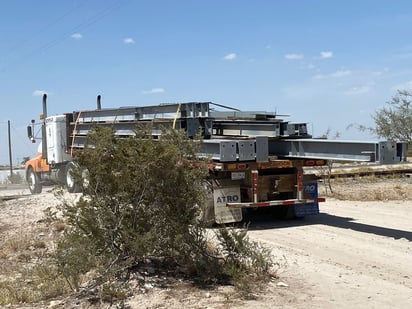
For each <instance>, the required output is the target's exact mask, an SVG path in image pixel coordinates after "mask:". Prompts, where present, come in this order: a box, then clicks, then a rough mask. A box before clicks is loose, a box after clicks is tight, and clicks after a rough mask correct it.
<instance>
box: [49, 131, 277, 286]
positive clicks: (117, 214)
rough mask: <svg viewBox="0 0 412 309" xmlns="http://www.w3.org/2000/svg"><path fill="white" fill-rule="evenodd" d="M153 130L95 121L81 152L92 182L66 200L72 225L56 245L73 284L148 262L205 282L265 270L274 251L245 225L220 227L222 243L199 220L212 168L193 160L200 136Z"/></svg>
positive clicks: (122, 274) (123, 274) (106, 278)
mask: <svg viewBox="0 0 412 309" xmlns="http://www.w3.org/2000/svg"><path fill="white" fill-rule="evenodd" d="M150 132H151V128H145V127H142V128H139V130H137V131H136V136H135V137H130V138H117V137H115V136H114V134H113V131H112V130H110V129H107V128H96V130H95V131H94V132H93V133H91V134H90V135H89V142H90V146H89V147H86V148H85V149H84V150H83V151H81V152H79V153H78V154H77V159H78V163H79V166H81V167H82V168H84V169H87V171H88V173H87V174H88V181H87V186H86V187H85V188H84V192H83V196H82V197H81V198H80V200H79V201H78V202H77V203H75V204H69V203H65V204H64V206H63V210H64V217H65V219H66V220H67V223H68V224H69V226H70V228H68V229H67V230H66V233H65V234H64V237H63V238H62V239H61V241H60V243H59V245H58V249H57V253H56V263H57V265H58V268H59V269H60V273H61V274H62V275H63V276H64V277H65V278H66V280H67V281H68V282H70V285H71V286H72V288H73V289H74V290H78V289H79V288H80V287H81V283H82V282H85V277H86V276H91V274H94V275H93V276H92V279H93V280H92V281H93V282H94V284H98V285H99V286H107V284H108V283H109V282H112V280H113V278H117V279H118V280H127V278H128V275H127V274H130V272H133V271H139V270H140V269H142V268H144V267H147V264H148V263H149V264H150V265H151V267H154V268H155V269H156V270H157V271H160V270H162V271H165V270H167V271H168V273H170V272H172V273H173V275H174V276H176V275H178V276H182V277H190V278H192V279H193V280H195V281H197V282H199V283H216V282H226V283H227V282H229V283H232V284H235V283H236V282H235V281H237V280H238V279H239V278H245V277H246V276H253V277H254V278H257V277H260V278H264V277H265V276H266V278H267V275H268V274H269V273H270V267H271V265H272V264H273V263H272V260H271V257H270V252H269V251H268V250H267V249H264V248H263V247H260V246H258V245H257V244H255V243H252V242H250V241H249V239H248V238H247V236H246V231H245V230H242V231H241V232H238V231H236V230H234V229H227V228H224V227H222V228H219V229H218V230H217V231H218V232H217V236H218V237H217V239H218V241H217V243H216V242H212V241H211V240H210V239H209V238H210V237H208V236H207V235H210V233H207V232H206V230H205V229H204V228H203V227H202V225H201V223H200V222H198V220H197V218H198V217H199V209H200V208H201V207H199V205H203V203H205V200H206V199H205V194H206V193H205V192H204V191H205V190H204V186H203V184H204V182H205V179H206V178H207V175H208V171H207V169H206V168H205V166H203V165H202V164H200V167H199V165H197V166H196V167H193V164H192V163H193V160H194V159H195V154H196V152H197V150H198V147H199V143H198V142H196V141H193V140H189V139H187V138H186V136H185V133H184V132H183V131H181V132H180V131H179V132H178V131H171V132H165V133H164V134H163V135H162V136H161V138H160V139H154V138H152V137H151V134H150ZM81 174H84V173H82V172H80V171H79V173H78V175H77V177H80V175H81ZM79 183H80V182H79ZM78 261H82V263H81V265H79V263H78ZM235 285H236V284H235ZM238 286H239V287H240V285H238Z"/></svg>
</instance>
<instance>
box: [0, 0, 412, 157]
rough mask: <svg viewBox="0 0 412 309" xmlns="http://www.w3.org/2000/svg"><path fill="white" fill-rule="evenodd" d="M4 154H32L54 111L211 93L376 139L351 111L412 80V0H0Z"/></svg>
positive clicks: (365, 112)
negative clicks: (45, 115) (33, 134)
mask: <svg viewBox="0 0 412 309" xmlns="http://www.w3.org/2000/svg"><path fill="white" fill-rule="evenodd" d="M0 5H1V9H0V31H1V40H0V89H1V91H0V100H1V102H2V104H1V106H2V111H1V114H0V115H1V117H0V128H1V129H2V130H1V132H3V133H2V134H1V135H0V145H1V148H0V164H2V163H7V162H8V149H7V121H8V120H10V121H11V126H12V130H11V133H12V141H13V160H14V161H17V160H21V158H23V157H24V156H32V155H34V154H35V152H36V145H32V144H31V143H30V141H29V140H28V139H27V138H26V136H25V135H26V126H27V124H29V123H30V120H31V119H33V118H35V119H38V115H39V114H40V113H41V95H42V93H44V92H46V93H48V95H49V100H48V102H49V104H48V109H49V110H48V111H49V114H59V113H63V112H70V111H73V110H81V109H92V108H95V102H96V96H97V95H98V94H100V95H102V105H103V107H116V106H131V105H137V106H141V105H152V104H159V103H163V102H186V101H213V102H217V103H220V104H224V105H229V106H233V107H236V108H239V109H242V110H261V111H277V112H278V113H279V114H288V115H290V117H288V118H287V119H288V120H289V121H296V122H308V123H310V128H312V129H313V131H314V132H313V133H314V135H315V136H319V135H322V134H324V133H325V132H326V131H327V130H328V129H329V130H331V132H332V133H335V132H339V133H340V134H341V138H342V139H372V138H373V137H371V136H368V135H367V134H364V133H360V132H358V131H357V130H356V129H350V130H347V129H346V127H347V126H348V125H350V124H351V123H359V124H363V125H373V122H372V118H371V115H372V114H373V113H374V112H375V111H376V110H377V109H378V108H380V107H382V106H383V105H385V102H387V101H389V100H390V98H391V97H392V96H393V95H395V94H396V90H397V89H401V90H412V39H411V36H412V31H411V29H412V2H411V1H401V0H400V1H379V0H375V1H360V0H359V1H331V0H330V1H322V0H313V1H309V0H308V1H303V0H302V1H297V0H296V1H287V0H283V1H280V0H278V1H277V0H272V1H269V0H254V1H241V0H237V1H226V0H221V1H217V0H209V1H195V0H192V1H189V0H169V1H167V0H163V1H160V0H152V1H148V0H147V1H133V0H111V1H109V0H83V1H80V0H76V1H75V0H73V1H52V0H48V1H46V0H40V1H31V0H13V1H6V0H2V1H0Z"/></svg>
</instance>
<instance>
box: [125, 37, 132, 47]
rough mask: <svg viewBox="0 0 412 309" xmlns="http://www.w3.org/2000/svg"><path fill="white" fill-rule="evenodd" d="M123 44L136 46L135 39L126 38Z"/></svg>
mask: <svg viewBox="0 0 412 309" xmlns="http://www.w3.org/2000/svg"><path fill="white" fill-rule="evenodd" d="M123 43H124V44H126V45H128V44H134V40H133V38H125V39H123Z"/></svg>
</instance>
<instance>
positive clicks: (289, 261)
mask: <svg viewBox="0 0 412 309" xmlns="http://www.w3.org/2000/svg"><path fill="white" fill-rule="evenodd" d="M391 186H392V187H393V184H392V183H391ZM407 189H408V190H409V189H410V188H409V187H408V188H407ZM12 194H18V195H21V197H20V198H18V199H12V200H6V201H3V202H1V203H0V210H1V211H0V227H1V228H0V243H2V242H5V241H7V237H10V236H12V235H13V234H16V233H17V232H18V231H20V232H21V231H22V230H24V231H26V232H25V233H27V235H25V237H35V236H32V233H34V232H31V231H35V226H36V225H37V224H38V223H37V221H38V220H39V219H40V218H42V217H43V216H44V214H43V210H44V209H45V208H47V207H49V206H50V207H52V206H53V205H56V204H58V201H57V200H56V199H55V198H54V197H53V194H52V193H47V192H44V193H42V194H40V195H36V196H30V195H26V194H27V190H22V189H19V190H12V191H8V190H6V191H2V192H1V194H0V196H10V195H12ZM68 196H69V197H71V198H72V196H71V195H68ZM321 211H322V214H321V215H319V216H315V217H307V218H305V219H303V220H290V221H280V220H278V221H274V220H273V219H269V218H265V217H263V216H261V217H259V216H254V217H252V218H251V219H253V222H252V223H251V224H250V226H249V228H250V231H249V236H250V238H251V239H253V240H258V241H260V242H262V243H264V244H265V245H267V246H269V247H271V248H272V249H273V254H274V256H275V259H276V260H277V261H279V263H280V264H281V267H280V270H279V279H278V281H276V282H273V283H272V284H271V285H270V287H269V289H268V291H267V292H266V293H265V294H263V295H259V296H258V298H257V299H256V300H250V301H239V300H237V299H233V297H229V296H228V294H227V290H225V289H219V288H218V289H215V290H210V291H203V290H196V289H194V288H193V287H191V288H188V289H185V288H183V289H181V288H179V289H176V288H174V289H172V290H170V289H168V290H165V289H162V288H160V287H156V286H154V287H153V288H150V289H149V290H148V291H147V292H146V293H144V294H142V293H136V294H135V295H134V296H133V297H132V298H131V299H130V301H129V305H130V306H131V308H183V307H185V308H259V309H263V308H411V304H412V219H411V217H412V201H411V200H410V199H408V200H404V201H396V200H390V201H367V202H359V201H338V200H333V199H329V200H328V201H327V202H326V203H322V204H321ZM23 226H24V229H22V227H23ZM29 226H31V228H30V229H28V227H29ZM14 231H16V232H14ZM37 233H38V232H36V234H33V235H37ZM8 261H9V260H8ZM9 262H10V261H9ZM0 275H1V274H0ZM0 277H1V276H0ZM279 281H280V282H279ZM279 283H281V284H279ZM43 305H44V304H43ZM60 305H61V306H63V307H64V306H65V305H67V303H64V302H63V303H60ZM40 307H42V306H40ZM40 307H37V306H33V307H30V308H40Z"/></svg>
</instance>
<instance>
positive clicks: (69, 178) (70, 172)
mask: <svg viewBox="0 0 412 309" xmlns="http://www.w3.org/2000/svg"><path fill="white" fill-rule="evenodd" d="M79 170H80V168H79V166H78V165H77V164H76V163H73V162H70V163H68V164H67V166H66V188H67V191H68V192H69V193H78V192H81V189H82V188H81V186H80V184H79V180H78V179H77V178H78V173H79Z"/></svg>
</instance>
